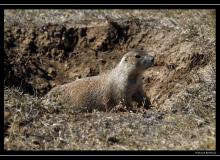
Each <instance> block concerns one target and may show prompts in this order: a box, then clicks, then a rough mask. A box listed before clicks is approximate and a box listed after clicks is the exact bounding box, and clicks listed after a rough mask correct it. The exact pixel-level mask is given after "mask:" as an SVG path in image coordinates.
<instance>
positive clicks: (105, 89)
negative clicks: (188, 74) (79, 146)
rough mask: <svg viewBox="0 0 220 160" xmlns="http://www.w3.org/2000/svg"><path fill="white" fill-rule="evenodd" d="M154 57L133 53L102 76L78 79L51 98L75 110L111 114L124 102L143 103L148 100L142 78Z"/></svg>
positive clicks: (134, 51) (137, 52)
mask: <svg viewBox="0 0 220 160" xmlns="http://www.w3.org/2000/svg"><path fill="white" fill-rule="evenodd" d="M153 60H154V59H153V57H152V56H150V55H148V54H147V53H146V51H141V50H137V49H135V50H131V51H130V52H128V53H126V54H125V55H124V56H123V57H122V59H121V61H120V63H119V64H118V65H117V66H116V67H115V68H114V69H112V70H110V71H108V72H106V73H104V74H102V75H98V76H93V77H88V78H83V79H78V80H76V81H73V82H70V83H67V84H64V85H61V86H57V87H55V88H53V89H52V90H51V91H50V92H49V93H48V96H49V97H51V96H53V97H54V96H55V97H56V98H57V99H58V100H60V101H61V102H65V103H68V104H70V106H71V107H73V108H75V109H76V108H78V109H79V108H80V109H83V110H87V111H92V110H93V109H98V110H104V111H109V110H110V109H111V108H112V107H114V106H115V105H117V104H119V102H123V103H124V104H125V105H126V106H128V107H131V102H132V101H136V102H138V103H139V104H142V103H143V101H144V99H145V98H146V97H145V94H144V91H143V88H142V81H141V75H142V73H143V72H144V70H145V69H147V68H149V67H150V66H152V64H153Z"/></svg>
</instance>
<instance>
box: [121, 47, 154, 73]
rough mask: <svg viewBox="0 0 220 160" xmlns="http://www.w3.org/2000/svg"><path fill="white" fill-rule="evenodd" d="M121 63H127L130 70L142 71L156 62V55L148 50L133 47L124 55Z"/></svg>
mask: <svg viewBox="0 0 220 160" xmlns="http://www.w3.org/2000/svg"><path fill="white" fill-rule="evenodd" d="M120 63H122V64H126V67H127V68H129V70H130V71H137V72H141V71H144V70H145V69H147V68H149V67H151V66H152V65H153V64H154V57H153V56H151V55H149V54H148V52H147V51H143V50H138V49H133V50H131V51H129V52H127V53H126V54H125V55H124V56H123V58H122V59H121V62H120Z"/></svg>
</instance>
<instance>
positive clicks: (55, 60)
mask: <svg viewBox="0 0 220 160" xmlns="http://www.w3.org/2000/svg"><path fill="white" fill-rule="evenodd" d="M113 12H114V14H113ZM15 13H16V16H20V17H21V18H20V19H18V18H14V19H13V18H12V19H10V17H12V15H14V14H15ZM49 13H52V14H53V15H54V14H57V17H59V16H62V14H63V16H64V18H63V19H61V20H60V21H62V23H64V25H60V22H56V23H55V21H56V18H55V19H54V20H51V19H50V18H51V16H48V14H49ZM82 13H83V14H82V15H86V14H88V13H91V17H90V18H91V19H93V18H94V19H93V20H94V21H93V23H92V22H91V19H90V21H89V20H88V19H86V20H85V21H83V18H82V17H83V16H82V17H81V18H82V20H80V21H77V20H76V21H74V23H73V22H71V17H72V16H70V15H71V14H75V12H73V11H70V10H67V11H66V12H64V13H62V14H61V13H60V12H59V11H57V10H54V12H53V11H51V12H49V11H46V10H43V11H42V12H41V13H40V12H39V11H38V10H36V11H34V10H33V11H31V10H30V11H26V12H23V11H20V10H17V11H16V10H12V11H6V12H5V19H4V22H5V28H4V32H5V34H4V81H5V83H4V84H5V88H4V110H5V112H4V120H5V121H4V133H5V134H4V147H5V150H215V147H216V138H215V136H216V135H215V133H216V132H215V131H216V127H215V126H216V125H215V123H216V121H215V116H216V110H215V109H216V104H215V103H216V68H215V65H216V51H215V12H214V11H212V10H172V11H171V10H170V11H169V10H159V11H158V10H149V11H141V10H139V11H134V12H132V11H130V12H129V11H124V13H128V14H124V13H123V12H121V11H120V10H113V11H112V12H110V11H105V10H104V11H100V12H99V11H85V10H84V11H82ZM115 13H117V14H118V18H117V17H114V15H115ZM36 14H37V15H38V14H45V17H48V19H47V21H46V22H44V21H45V20H43V19H41V18H40V17H41V16H33V15H36ZM97 14H101V15H102V14H103V16H104V15H106V14H107V15H109V16H110V17H111V16H113V17H112V19H113V20H112V21H111V20H110V21H109V22H107V21H105V20H103V19H102V18H101V19H102V20H101V21H103V23H101V22H100V19H98V18H97V17H96V16H97ZM111 14H112V15H111ZM117 14H116V15H117ZM137 14H139V15H141V16H142V18H140V19H137V18H134V16H137ZM49 15H51V14H49ZM125 15H126V16H128V17H126V16H125ZM129 16H130V17H129ZM68 17H69V21H67V20H68ZM73 17H74V16H73ZM85 17H88V16H85ZM85 17H84V18H85ZM101 17H102V16H101ZM132 17H133V18H132ZM99 18H100V17H99ZM28 19H30V20H28ZM64 20H65V22H63V21H64ZM27 21H28V23H30V25H29V26H26V25H25V24H27ZM24 22H25V23H24ZM36 22H39V23H40V25H39V24H37V23H36ZM48 22H54V23H53V24H48ZM136 47H137V48H143V49H147V50H151V51H153V54H154V56H155V58H156V64H155V66H154V67H152V68H151V69H149V70H147V71H146V72H145V75H144V82H145V83H144V84H145V91H146V94H147V96H148V97H149V99H150V101H151V103H152V106H151V107H150V108H148V109H144V108H143V107H137V106H134V108H133V110H132V111H130V110H127V108H125V107H124V106H122V105H121V104H119V105H118V106H116V107H115V108H114V109H113V110H112V111H110V112H100V111H93V112H92V113H82V112H76V111H73V110H72V109H71V107H69V106H65V105H64V104H59V103H56V102H53V103H52V102H48V103H47V104H45V103H43V101H42V100H45V99H44V97H42V95H44V94H45V93H46V92H47V91H48V90H50V89H51V88H52V87H54V86H56V85H57V84H62V83H65V82H69V81H71V80H75V79H77V78H82V77H87V76H93V75H97V74H99V73H102V72H104V71H105V70H107V69H111V68H112V67H114V65H115V64H116V63H117V62H118V61H119V60H120V58H121V56H122V54H123V51H126V50H128V49H129V48H136Z"/></svg>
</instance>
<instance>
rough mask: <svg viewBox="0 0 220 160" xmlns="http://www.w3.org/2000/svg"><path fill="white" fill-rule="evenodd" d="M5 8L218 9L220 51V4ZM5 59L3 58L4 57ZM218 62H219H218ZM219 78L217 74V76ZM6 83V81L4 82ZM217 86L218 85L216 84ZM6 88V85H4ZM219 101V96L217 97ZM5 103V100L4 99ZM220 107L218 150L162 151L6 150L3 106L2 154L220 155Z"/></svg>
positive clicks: (23, 7) (8, 7) (6, 6)
mask: <svg viewBox="0 0 220 160" xmlns="http://www.w3.org/2000/svg"><path fill="white" fill-rule="evenodd" d="M4 9H215V10H216V53H217V52H218V49H217V48H218V45H219V44H218V43H219V42H218V38H217V37H218V35H219V32H218V31H217V28H218V27H219V26H220V25H219V20H218V14H219V13H220V11H218V9H219V6H216V5H185V4H184V5H178V4H177V5H143V4H139V5H138V4H137V5H133V4H124V5H117V4H116V5H114V4H110V5H105V4H98V5H97V4H96V5H86V4H85V5H84V4H81V5H78V4H76V5H60V4H56V5H52V4H50V5H30V4H29V5H24V4H22V5H1V14H2V15H3V16H2V17H4ZM2 21H4V18H2ZM1 24H2V25H1V27H2V34H1V35H3V34H4V24H3V23H1ZM0 40H1V45H2V46H1V48H2V49H3V47H4V46H3V44H4V43H3V38H0ZM216 58H217V54H216ZM2 59H3V58H2ZM216 64H217V63H216ZM2 68H4V64H3V66H2ZM216 79H217V76H216ZM2 81H3V80H2ZM2 84H4V83H2ZM216 86H217V85H216ZM2 88H3V89H4V86H3V87H2ZM216 100H217V101H218V98H217V99H216ZM2 102H3V105H4V101H3V100H2ZM216 106H217V102H216ZM218 110H219V109H218V107H216V150H214V151H200V150H197V151H179V150H176V151H173V150H172V151H168V150H166V151H164V150H160V151H5V150H4V130H3V128H4V124H3V122H4V115H3V113H4V107H1V117H2V126H1V127H2V129H0V135H1V143H0V144H1V148H0V155H57V156H58V155H140V156H141V155H142V156H143V155H148V156H152V155H155V156H156V155H186V156H193V155H194V156H204V157H206V156H213V155H214V156H216V155H220V151H219V146H220V145H219V142H220V141H219V140H218V139H219V138H218V134H217V133H220V132H219V131H218V129H219V127H218V125H219V124H218V121H219V117H218V116H217V114H218ZM219 116H220V115H219Z"/></svg>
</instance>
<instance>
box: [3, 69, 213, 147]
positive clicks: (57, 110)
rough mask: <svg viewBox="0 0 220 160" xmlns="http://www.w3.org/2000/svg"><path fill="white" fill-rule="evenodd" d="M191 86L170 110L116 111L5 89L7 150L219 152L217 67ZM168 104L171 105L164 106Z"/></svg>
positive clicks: (176, 99)
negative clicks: (81, 109) (77, 107)
mask: <svg viewBox="0 0 220 160" xmlns="http://www.w3.org/2000/svg"><path fill="white" fill-rule="evenodd" d="M206 73H209V75H210V78H211V79H208V78H205V79H202V78H201V79H198V80H197V81H199V82H200V83H198V84H195V85H193V86H191V87H187V88H185V90H182V91H180V92H179V95H177V96H176V97H173V99H171V100H170V106H171V107H170V109H164V110H158V109H156V108H155V107H153V108H150V109H148V110H145V109H141V108H139V109H138V108H136V109H137V110H136V113H133V112H129V111H127V110H126V108H124V107H123V106H120V105H119V106H118V107H116V109H115V110H112V112H109V113H106V112H99V111H94V112H93V113H76V112H75V113H74V112H72V111H71V109H68V108H66V107H65V106H61V105H59V104H48V105H47V106H45V105H43V103H42V99H40V98H37V97H33V96H29V95H25V94H23V93H22V92H20V91H18V90H17V89H16V88H14V89H12V88H5V96H4V102H5V112H7V117H6V118H5V144H4V145H5V149H7V150H214V149H215V145H216V144H215V143H216V141H215V140H216V139H215V136H216V135H215V94H214V92H215V82H214V80H215V78H214V77H215V69H213V66H211V67H210V66H209V67H207V69H206V71H205V70H203V72H201V74H200V76H201V77H202V75H206ZM164 108H166V107H164Z"/></svg>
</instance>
